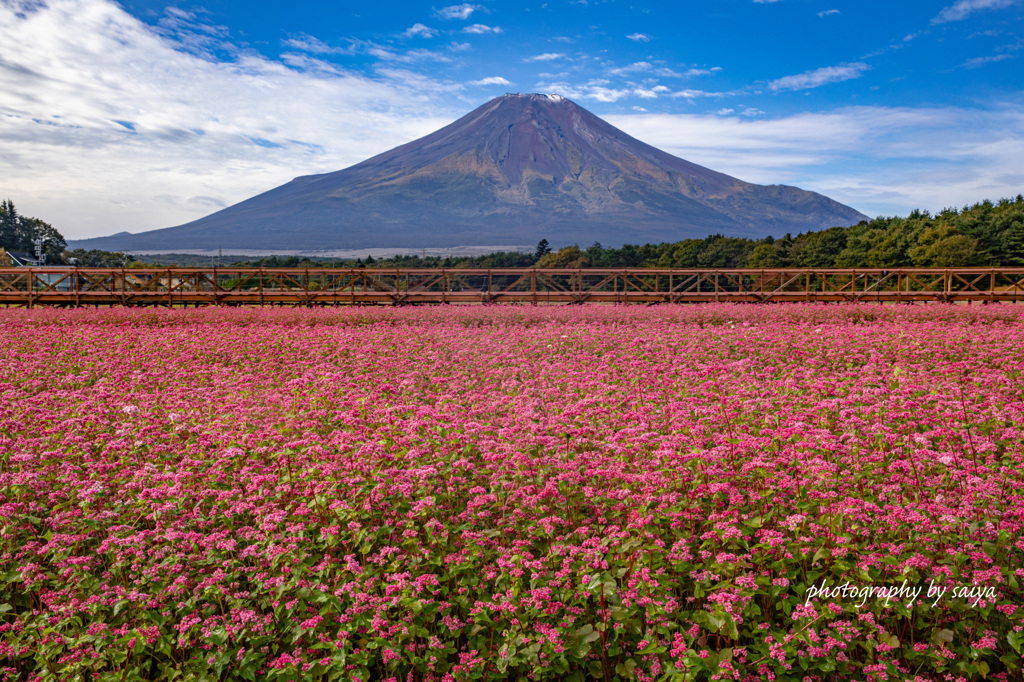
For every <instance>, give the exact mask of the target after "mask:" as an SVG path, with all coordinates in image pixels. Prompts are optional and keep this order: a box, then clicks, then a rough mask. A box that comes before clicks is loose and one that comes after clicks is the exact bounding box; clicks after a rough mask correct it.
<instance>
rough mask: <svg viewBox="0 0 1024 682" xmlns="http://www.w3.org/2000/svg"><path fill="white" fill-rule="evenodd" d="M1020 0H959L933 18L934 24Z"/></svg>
mask: <svg viewBox="0 0 1024 682" xmlns="http://www.w3.org/2000/svg"><path fill="white" fill-rule="evenodd" d="M1019 1H1020V0H957V2H955V3H953V4H952V5H950V6H949V7H946V8H944V9H943V10H942V11H941V12H939V14H938V16H936V17H935V18H934V19H932V23H933V24H944V23H947V22H950V21H961V20H963V19H966V18H967V17H969V16H970V15H972V14H974V13H975V12H978V11H981V10H987V9H1002V8H1004V7H1009V6H1010V5H1015V4H1017V3H1018V2H1019Z"/></svg>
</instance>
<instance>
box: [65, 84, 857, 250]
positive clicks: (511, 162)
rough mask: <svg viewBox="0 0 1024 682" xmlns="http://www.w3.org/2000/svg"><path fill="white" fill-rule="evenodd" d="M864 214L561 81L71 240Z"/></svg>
mask: <svg viewBox="0 0 1024 682" xmlns="http://www.w3.org/2000/svg"><path fill="white" fill-rule="evenodd" d="M865 218H866V216H864V215H862V214H860V213H859V212H857V211H855V210H854V209H852V208H850V207H848V206H844V205H842V204H839V203H838V202H835V201H833V200H832V199H829V198H828V197H824V196H822V195H820V194H816V193H814V192H808V191H806V190H802V189H799V188H796V187H790V186H787V185H756V184H753V183H749V182H744V181H742V180H738V179H736V178H733V177H731V176H728V175H726V174H724V173H720V172H718V171H714V170H712V169H709V168H705V167H703V166H699V165H697V164H695V163H692V162H690V161H687V160H685V159H682V158H679V157H676V156H673V155H671V154H668V153H667V152H664V151H662V150H660V149H657V148H656V147H653V146H651V145H648V144H646V143H644V142H642V141H640V140H637V139H635V138H633V137H631V136H629V135H628V134H626V133H624V132H623V131H621V130H619V129H617V128H615V127H614V126H612V125H611V124H609V123H607V122H606V121H604V120H602V119H601V118H599V117H597V116H596V115H594V114H592V113H591V112H589V111H587V110H586V109H584V108H583V107H580V106H579V105H577V104H575V103H574V102H572V101H571V100H568V99H566V98H564V97H561V96H559V95H542V94H513V93H509V94H506V95H504V96H502V97H498V98H495V99H493V100H491V101H489V102H487V103H485V104H483V105H482V106H480V107H478V108H477V109H475V110H473V111H472V112H470V113H469V114H466V115H465V116H463V117H462V118H460V119H458V120H456V121H454V122H452V123H451V124H449V125H447V126H444V127H443V128H440V129H439V130H437V131H434V132H433V133H430V134H429V135H426V136H425V137H422V138H419V139H417V140H413V141H411V142H408V143H405V144H403V145H399V146H398V147H395V148H393V149H391V150H388V151H386V152H383V153H382V154H378V155H377V156H374V157H371V158H369V159H366V160H365V161H362V162H360V163H357V164H355V165H353V166H350V167H348V168H345V169H342V170H338V171H333V172H329V173H324V174H318V175H305V176H299V177H296V178H295V179H293V180H292V181H290V182H288V183H286V184H284V185H281V186H279V187H277V188H274V189H271V190H269V191H267V192H264V193H262V194H259V195H256V196H255V197H251V198H250V199H246V200H244V201H242V202H240V203H238V204H235V205H233V206H229V207H227V208H225V209H222V210H220V211H218V212H216V213H213V214H211V215H209V216H206V217H204V218H200V219H199V220H196V221H192V222H190V223H186V224H184V225H179V226H176V227H170V228H164V229H161V230H153V231H150V232H143V233H138V234H134V235H131V236H111V237H99V238H94V239H89V240H78V241H77V242H74V243H73V244H72V246H75V247H78V248H101V249H110V250H120V249H127V250H133V249H134V250H140V249H145V248H150V249H173V248H181V247H182V246H185V245H187V247H189V248H217V247H220V246H223V247H225V248H240V247H242V246H243V245H244V246H245V247H246V248H288V249H296V248H320V249H331V248H335V249H336V248H364V247H406V248H410V247H411V248H419V247H451V246H470V245H487V244H509V243H536V242H537V241H538V240H539V239H542V238H544V239H548V241H549V242H551V243H552V244H556V245H558V244H569V243H581V244H589V243H592V242H594V241H599V242H602V243H605V244H622V243H626V242H634V243H638V242H639V243H643V242H655V241H666V240H668V241H677V240H679V239H685V238H689V237H695V236H699V237H703V236H706V235H708V234H712V233H722V234H725V235H726V236H744V237H763V236H766V235H768V234H782V233H784V232H800V231H806V230H808V229H820V228H825V227H831V226H834V225H849V224H853V223H856V222H859V221H860V220H863V219H865Z"/></svg>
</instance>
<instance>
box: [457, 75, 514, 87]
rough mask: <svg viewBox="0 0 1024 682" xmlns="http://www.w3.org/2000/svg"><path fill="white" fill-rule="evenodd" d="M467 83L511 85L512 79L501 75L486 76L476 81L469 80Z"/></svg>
mask: <svg viewBox="0 0 1024 682" xmlns="http://www.w3.org/2000/svg"><path fill="white" fill-rule="evenodd" d="M467 85H512V81H510V80H507V79H505V78H502V77H501V76H488V77H487V78H481V79H480V80H478V81H469V83H467Z"/></svg>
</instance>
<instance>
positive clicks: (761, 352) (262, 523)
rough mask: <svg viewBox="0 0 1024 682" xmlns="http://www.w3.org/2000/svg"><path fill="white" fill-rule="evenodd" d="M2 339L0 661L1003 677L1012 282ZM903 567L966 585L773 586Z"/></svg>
mask: <svg viewBox="0 0 1024 682" xmlns="http://www.w3.org/2000/svg"><path fill="white" fill-rule="evenodd" d="M0 357H3V358H4V359H5V362H4V364H3V373H2V374H0V540H2V544H0V575H2V576H3V581H0V679H10V680H16V679H18V680H40V681H42V680H65V679H67V680H70V679H82V680H86V679H88V680H93V679H96V680H107V679H109V680H122V679H139V680H165V679H166V680H171V679H187V678H191V679H238V680H264V679H266V680H297V679H317V680H319V679H360V680H364V681H366V680H371V679H395V680H399V679H401V680H407V681H423V682H426V681H436V682H441V680H469V679H492V680H496V679H521V678H529V679H534V680H567V679H571V680H584V679H592V678H593V679H603V680H613V679H619V680H627V679H638V680H676V679H680V680H681V679H721V680H758V679H812V680H828V679H864V680H883V679H921V680H943V681H945V680H951V681H952V680H960V679H964V680H970V679H982V678H985V679H998V680H1010V679H1019V676H1020V674H1021V672H1020V671H1021V665H1020V660H1021V657H1022V647H1024V609H1022V608H1021V605H1022V602H1021V598H1022V593H1024V591H1022V589H1021V581H1022V580H1024V569H1022V568H1021V567H1022V566H1024V539H1022V538H1024V461H1022V460H1024V307H1017V306H1013V305H1006V304H1004V305H991V306H980V305H972V306H966V305H963V306H951V305H950V306H947V305H925V306H920V305H919V306H878V305H867V304H865V305H803V304H792V305H775V306H770V305H769V306H752V305H726V304H721V305H718V304H707V305H700V306H690V307H686V306H657V307H644V308H640V307H623V306H604V307H603V306H593V307H580V306H565V307H520V306H509V307H485V306H481V307H458V306H448V307H443V308H355V307H353V308H339V309H316V310H296V309H220V308H206V309H193V310H183V309H177V310H143V309H107V310H38V309H36V310H0ZM904 581H906V582H907V583H908V584H911V585H920V584H923V585H927V584H929V583H930V582H931V583H933V584H935V585H943V586H947V587H952V586H963V585H975V586H984V587H992V588H994V589H995V593H996V595H997V596H996V598H995V599H994V600H982V601H981V602H979V603H977V604H974V603H971V602H970V601H965V600H952V599H950V600H945V601H941V602H939V603H938V604H935V605H934V606H933V605H932V604H931V603H929V602H928V601H926V600H922V601H921V602H920V603H917V604H914V605H911V606H910V607H908V606H907V605H906V604H904V603H902V602H900V601H899V600H894V601H891V602H890V603H888V604H886V603H884V602H883V603H879V602H878V601H877V600H875V601H867V602H865V603H863V604H861V603H860V602H859V601H857V600H842V599H841V598H830V599H825V600H822V599H815V598H811V599H805V593H806V592H807V590H808V589H809V588H810V587H811V586H813V585H822V584H825V582H828V583H830V584H843V583H844V582H849V583H850V584H852V585H856V586H861V587H871V586H885V585H900V584H901V583H903V582H904ZM830 594H834V593H830Z"/></svg>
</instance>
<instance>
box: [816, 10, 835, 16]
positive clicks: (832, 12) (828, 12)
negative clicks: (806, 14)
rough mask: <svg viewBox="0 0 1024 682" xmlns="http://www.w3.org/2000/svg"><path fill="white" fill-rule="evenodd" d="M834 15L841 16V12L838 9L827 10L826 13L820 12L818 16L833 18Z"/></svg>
mask: <svg viewBox="0 0 1024 682" xmlns="http://www.w3.org/2000/svg"><path fill="white" fill-rule="evenodd" d="M834 14H839V10H837V9H827V10H825V11H824V12H818V16H819V17H830V16H832V15H834Z"/></svg>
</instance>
